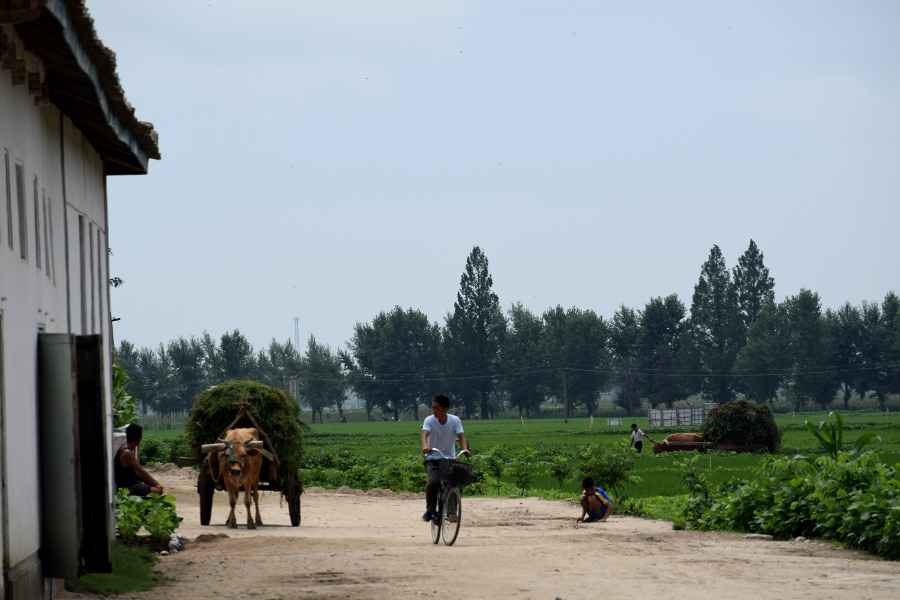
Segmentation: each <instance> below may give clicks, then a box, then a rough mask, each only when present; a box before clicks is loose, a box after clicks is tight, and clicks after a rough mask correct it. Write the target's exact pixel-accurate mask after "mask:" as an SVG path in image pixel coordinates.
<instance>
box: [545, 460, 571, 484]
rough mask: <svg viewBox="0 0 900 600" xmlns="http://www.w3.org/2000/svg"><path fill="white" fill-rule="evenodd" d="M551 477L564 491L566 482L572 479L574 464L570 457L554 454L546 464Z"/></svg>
mask: <svg viewBox="0 0 900 600" xmlns="http://www.w3.org/2000/svg"><path fill="white" fill-rule="evenodd" d="M544 464H545V465H546V467H547V472H548V473H549V474H550V477H552V478H553V479H554V481H556V483H557V484H558V485H559V488H558V489H560V490H561V489H562V484H563V482H564V481H566V480H567V479H569V477H571V473H572V463H571V461H570V459H569V457H568V456H565V455H563V454H553V455H551V456H550V457H549V458H547V460H546V461H545V462H544Z"/></svg>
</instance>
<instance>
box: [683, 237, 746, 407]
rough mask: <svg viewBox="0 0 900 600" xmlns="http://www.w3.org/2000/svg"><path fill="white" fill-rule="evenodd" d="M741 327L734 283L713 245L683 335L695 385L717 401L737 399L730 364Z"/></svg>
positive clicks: (698, 389) (734, 353)
mask: <svg viewBox="0 0 900 600" xmlns="http://www.w3.org/2000/svg"><path fill="white" fill-rule="evenodd" d="M741 327H742V324H741V318H740V315H739V313H738V300H737V293H736V291H735V288H734V284H733V283H732V281H731V276H730V274H729V272H728V269H726V268H725V258H724V257H723V256H722V251H721V250H720V249H719V247H718V246H713V247H712V250H710V253H709V259H708V260H707V261H706V262H705V263H703V268H702V269H701V272H700V280H699V281H698V282H697V285H695V286H694V296H693V299H692V302H691V316H690V318H689V319H688V323H687V327H686V329H685V334H686V335H685V336H683V343H686V344H687V345H689V346H690V347H689V348H687V349H684V350H687V352H686V353H685V356H688V357H690V358H691V362H692V363H693V364H692V365H690V367H691V368H692V370H694V371H696V372H697V374H698V377H697V379H696V380H695V382H694V386H693V387H694V389H695V390H696V391H699V392H700V393H701V394H702V395H703V397H704V398H707V399H709V400H715V401H718V402H728V401H729V400H731V399H733V398H734V395H735V393H734V381H733V379H732V377H731V367H732V365H734V359H735V357H736V356H737V353H738V351H739V350H740V348H741V343H742V340H743V335H742V333H741Z"/></svg>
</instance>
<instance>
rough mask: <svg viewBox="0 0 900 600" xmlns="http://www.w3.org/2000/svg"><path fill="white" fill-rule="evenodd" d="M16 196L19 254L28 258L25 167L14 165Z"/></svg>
mask: <svg viewBox="0 0 900 600" xmlns="http://www.w3.org/2000/svg"><path fill="white" fill-rule="evenodd" d="M16 197H17V198H18V209H19V254H20V255H21V256H22V258H23V259H24V260H28V212H26V210H25V203H26V202H27V200H26V198H25V168H24V167H23V166H22V165H16Z"/></svg>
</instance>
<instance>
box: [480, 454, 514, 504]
mask: <svg viewBox="0 0 900 600" xmlns="http://www.w3.org/2000/svg"><path fill="white" fill-rule="evenodd" d="M508 455H509V450H507V448H506V446H504V445H500V446H496V447H494V448H491V449H490V450H488V451H487V452H483V453H481V454H477V455H476V460H477V463H478V464H479V465H481V466H482V467H483V468H484V470H485V471H487V472H488V473H489V474H490V475H492V476H493V477H494V479H496V480H497V495H498V496H499V495H500V477H501V476H502V475H503V471H505V470H506V462H507V458H508Z"/></svg>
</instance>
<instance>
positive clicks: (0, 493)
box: [0, 0, 159, 600]
mask: <svg viewBox="0 0 900 600" xmlns="http://www.w3.org/2000/svg"><path fill="white" fill-rule="evenodd" d="M158 158H159V150H158V147H157V141H156V134H155V132H154V131H153V126H152V125H150V124H148V123H141V122H139V121H138V120H137V119H136V118H135V116H134V112H133V109H132V108H131V106H130V105H129V104H128V101H127V100H126V99H125V96H124V94H123V92H122V89H121V87H120V85H119V79H118V76H117V75H116V71H115V58H114V55H113V54H112V53H111V52H110V51H109V50H107V49H106V48H105V47H104V46H103V45H102V44H101V43H100V41H99V40H98V39H97V37H96V32H95V30H94V27H93V22H92V21H91V20H90V17H89V16H88V14H87V12H86V9H85V7H84V0H0V499H2V502H0V535H2V545H0V553H2V554H0V558H2V565H3V577H2V580H0V595H2V597H3V598H7V599H15V600H19V599H22V600H24V599H29V600H31V599H35V598H41V599H44V598H52V597H53V596H55V595H56V593H57V591H58V590H59V589H60V588H61V581H60V580H61V579H62V578H73V577H76V576H77V575H79V574H80V573H83V572H98V571H100V572H102V571H104V570H106V571H108V570H109V566H110V565H109V552H110V545H111V541H112V540H113V539H114V537H115V519H114V515H113V511H112V506H113V504H112V503H113V492H112V483H111V482H112V474H111V470H112V467H111V455H110V444H111V442H110V439H111V427H112V418H111V412H112V410H111V400H110V388H111V385H110V382H111V372H110V357H111V348H112V341H111V336H110V331H111V323H110V317H109V289H108V288H109V285H108V280H109V270H108V258H107V255H108V248H107V234H108V232H107V209H108V207H107V199H106V177H107V176H108V175H130V174H138V175H140V174H145V173H146V172H147V165H148V161H149V160H150V159H158Z"/></svg>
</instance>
